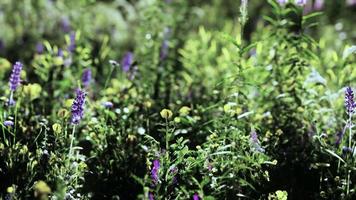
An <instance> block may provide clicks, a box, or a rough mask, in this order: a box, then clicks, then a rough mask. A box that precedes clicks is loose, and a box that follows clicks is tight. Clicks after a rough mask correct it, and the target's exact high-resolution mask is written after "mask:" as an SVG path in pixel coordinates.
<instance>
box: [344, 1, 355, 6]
mask: <svg viewBox="0 0 356 200" xmlns="http://www.w3.org/2000/svg"><path fill="white" fill-rule="evenodd" d="M346 5H348V6H354V5H356V0H347V1H346Z"/></svg>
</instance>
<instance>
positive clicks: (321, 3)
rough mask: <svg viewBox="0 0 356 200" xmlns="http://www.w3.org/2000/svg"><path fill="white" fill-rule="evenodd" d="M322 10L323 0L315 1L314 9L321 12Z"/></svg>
mask: <svg viewBox="0 0 356 200" xmlns="http://www.w3.org/2000/svg"><path fill="white" fill-rule="evenodd" d="M323 8H324V0H315V3H314V9H315V10H322V9H323Z"/></svg>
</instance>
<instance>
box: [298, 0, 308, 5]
mask: <svg viewBox="0 0 356 200" xmlns="http://www.w3.org/2000/svg"><path fill="white" fill-rule="evenodd" d="M295 3H296V4H298V5H300V6H304V5H305V4H307V0H295Z"/></svg>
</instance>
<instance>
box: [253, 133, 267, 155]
mask: <svg viewBox="0 0 356 200" xmlns="http://www.w3.org/2000/svg"><path fill="white" fill-rule="evenodd" d="M250 141H251V142H250V143H251V146H252V148H253V149H255V150H256V151H258V152H264V151H265V150H264V149H263V148H262V147H261V146H260V141H259V140H258V136H257V133H256V131H255V129H254V128H252V130H251V133H250Z"/></svg>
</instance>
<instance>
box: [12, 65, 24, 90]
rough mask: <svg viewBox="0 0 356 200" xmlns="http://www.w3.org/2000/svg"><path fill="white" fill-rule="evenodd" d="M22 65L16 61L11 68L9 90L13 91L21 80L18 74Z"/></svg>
mask: <svg viewBox="0 0 356 200" xmlns="http://www.w3.org/2000/svg"><path fill="white" fill-rule="evenodd" d="M22 66H23V65H22V63H20V62H16V63H15V65H14V66H13V68H12V73H11V76H10V81H9V85H10V90H11V91H15V90H16V88H17V87H18V86H19V84H20V82H21V77H20V75H21V70H22Z"/></svg>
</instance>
